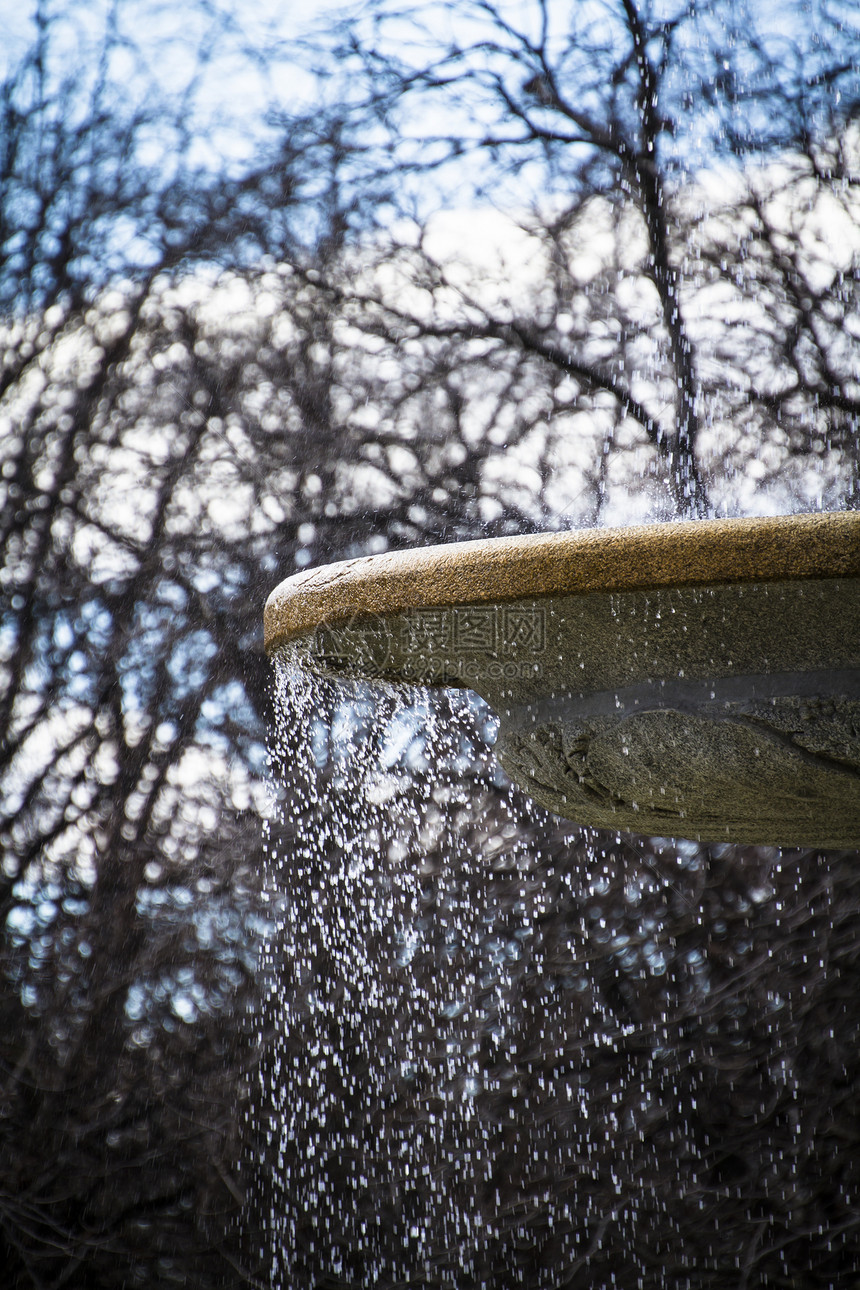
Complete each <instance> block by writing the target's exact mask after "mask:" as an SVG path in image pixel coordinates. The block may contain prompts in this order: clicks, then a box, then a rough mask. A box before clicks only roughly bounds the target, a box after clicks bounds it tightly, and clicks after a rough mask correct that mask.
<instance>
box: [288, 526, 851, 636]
mask: <svg viewBox="0 0 860 1290" xmlns="http://www.w3.org/2000/svg"><path fill="white" fill-rule="evenodd" d="M857 575H860V512H854V511H847V512H822V513H818V514H810V515H781V516H765V517H753V518H743V519H720V520H693V521H681V522H676V523H671V524H650V525H635V526H630V527H625V528H615V529H585V530H572V531H566V532H562V533H557V532H556V533H538V534H531V535H528V536H523V537H504V538H489V539H483V540H479V541H475V542H456V543H449V544H447V545H444V546H432V547H420V548H417V549H413V550H409V551H396V552H385V553H383V554H381V555H371V556H362V557H360V558H358V559H355V560H344V561H340V562H339V563H337V564H331V565H324V566H322V567H320V568H317V569H311V570H308V571H306V572H304V573H299V574H295V575H293V576H292V577H290V578H287V579H285V581H284V582H282V583H280V585H279V586H277V587H276V588H275V590H274V591H273V592H272V594H271V595H270V596H269V599H268V600H267V602H266V608H265V613H264V643H265V648H266V651H267V653H270V654H271V653H273V652H274V651H275V650H277V649H278V648H280V646H281V645H284V644H286V642H287V641H289V640H292V639H294V638H295V637H297V636H301V635H303V634H304V633H306V632H309V631H313V630H314V629H315V628H316V627H318V626H320V625H321V624H323V623H325V624H329V625H332V624H337V623H343V622H346V621H348V620H349V619H351V618H353V617H356V616H373V615H385V614H395V613H402V612H404V611H406V610H409V609H413V608H424V609H440V608H449V607H453V606H457V605H475V604H483V603H489V602H493V603H501V602H504V601H511V600H518V599H521V598H527V597H535V598H536V597H544V596H558V595H576V594H580V593H581V594H585V593H587V592H615V591H617V592H620V591H647V590H651V589H655V588H658V587H667V586H679V587H680V586H705V585H708V584H716V583H743V582H769V581H776V580H778V579H806V578H842V577H850V576H857Z"/></svg>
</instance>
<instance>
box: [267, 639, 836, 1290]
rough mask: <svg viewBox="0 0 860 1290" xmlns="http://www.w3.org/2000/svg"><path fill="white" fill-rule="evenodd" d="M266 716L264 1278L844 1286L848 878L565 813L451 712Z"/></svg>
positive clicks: (298, 678)
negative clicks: (269, 730) (268, 900)
mask: <svg viewBox="0 0 860 1290" xmlns="http://www.w3.org/2000/svg"><path fill="white" fill-rule="evenodd" d="M278 699H279V704H278V707H279V722H278V731H277V738H276V741H275V746H274V749H273V763H274V769H275V772H276V775H277V777H278V780H279V784H280V790H279V791H280V801H281V807H280V819H279V821H276V822H275V823H274V825H273V828H272V833H271V837H270V840H269V864H270V866H271V873H270V879H271V882H272V884H273V885H274V886H275V887H276V888H277V889H278V890H279V891H280V892H281V894H282V912H281V916H280V924H279V927H278V930H277V933H276V935H275V937H274V938H273V941H272V944H271V947H270V957H269V962H268V970H269V973H270V993H269V997H268V1003H267V1008H266V1014H267V1023H268V1025H269V1026H270V1027H271V1029H272V1030H273V1032H274V1034H275V1036H276V1038H275V1041H274V1043H273V1044H272V1045H271V1049H270V1056H269V1059H268V1061H267V1063H266V1064H265V1065H264V1068H263V1070H262V1072H261V1087H260V1106H261V1108H262V1109H261V1110H260V1112H259V1113H260V1115H261V1118H262V1120H263V1121H264V1123H265V1125H266V1130H267V1137H268V1157H267V1169H268V1176H269V1180H270V1190H269V1193H268V1195H267V1197H266V1199H265V1202H264V1223H265V1226H266V1227H267V1230H268V1239H269V1242H270V1247H271V1248H270V1255H271V1260H272V1263H273V1271H272V1280H271V1284H272V1285H273V1286H274V1287H282V1288H283V1290H288V1288H289V1290H292V1288H293V1287H296V1288H300V1287H312V1286H313V1287H344V1288H345V1287H356V1288H358V1287H361V1288H364V1287H395V1286H398V1287H403V1286H426V1287H436V1286H438V1287H452V1288H453V1287H456V1290H472V1288H478V1287H481V1288H482V1290H491V1288H492V1290H496V1288H498V1290H504V1288H505V1287H511V1286H518V1285H521V1286H530V1287H547V1288H550V1287H561V1286H572V1287H579V1286H582V1287H586V1286H588V1287H598V1286H599V1287H604V1286H610V1285H612V1286H619V1287H622V1286H623V1287H639V1288H642V1290H645V1288H647V1287H657V1286H663V1285H666V1284H671V1285H673V1286H677V1287H690V1288H693V1287H699V1286H702V1285H720V1286H722V1285H726V1286H729V1285H731V1286H732V1287H750V1286H755V1285H761V1286H764V1285H776V1284H804V1285H805V1286H806V1285H809V1286H817V1285H821V1286H824V1285H832V1286H841V1285H845V1286H846V1287H847V1286H848V1285H850V1284H852V1283H851V1282H850V1281H849V1280H846V1279H844V1278H845V1277H847V1276H848V1273H849V1270H850V1269H851V1268H854V1270H855V1271H856V1268H857V1267H858V1266H860V1243H858V1232H860V1221H858V1213H860V1173H858V1170H857V1166H856V1152H855V1150H854V1146H853V1144H854V1142H855V1141H856V1105H857V1097H858V1093H860V1077H858V1068H857V1062H856V1043H857V1041H858V1038H860V1025H858V1015H857V1009H856V1007H855V1006H854V1002H853V994H852V992H851V991H850V990H848V989H847V988H846V980H847V976H846V974H850V972H851V971H856V965H857V964H860V943H858V936H857V932H856V929H855V926H854V924H855V922H856V917H855V914H854V910H856V908H857V898H858V895H860V891H858V877H857V874H856V865H850V864H848V863H846V857H845V856H844V855H838V854H833V853H831V854H829V855H828V854H814V853H800V852H792V853H788V852H786V853H783V854H780V853H779V852H778V851H776V850H774V849H768V848H758V849H755V848H749V847H747V848H743V849H740V848H734V847H730V846H722V847H712V848H709V849H706V848H704V847H701V846H698V845H696V844H692V843H683V842H679V843H676V844H672V843H669V842H668V841H667V842H661V841H659V840H657V841H655V840H653V839H652V840H645V839H633V838H626V839H621V838H613V837H612V836H611V835H606V834H596V833H592V834H589V833H586V832H584V831H582V830H579V829H577V828H575V827H574V826H572V825H565V824H562V823H561V822H560V821H557V820H554V819H553V818H552V817H547V816H544V815H542V814H541V813H540V812H538V811H537V810H536V809H535V808H534V807H533V806H532V805H531V804H529V803H528V802H527V800H526V799H524V798H523V797H522V796H521V795H520V794H519V793H518V792H517V790H515V789H512V788H510V787H509V786H508V785H507V784H506V782H505V781H504V780H503V778H502V777H501V776H500V773H499V771H498V770H497V768H496V766H495V763H494V761H493V758H492V754H491V752H490V751H489V749H488V744H487V734H488V731H487V726H488V718H487V714H486V711H485V710H483V709H482V708H480V707H479V706H478V705H477V704H476V702H475V701H474V700H473V699H471V698H470V697H468V696H465V695H463V694H457V693H450V692H447V693H446V692H438V693H436V692H428V691H422V690H419V689H402V690H399V691H398V692H396V693H395V692H393V691H379V690H373V689H371V688H369V687H365V686H358V685H345V686H339V685H334V684H332V683H330V682H323V681H319V680H311V679H310V678H308V677H306V676H305V675H303V674H302V673H301V672H300V671H299V670H298V669H296V668H295V667H294V666H292V665H291V663H290V662H289V660H288V659H286V658H282V659H281V660H280V661H279V663H278ZM852 965H854V966H853V967H852ZM851 1126H854V1128H852V1127H851ZM667 1269H671V1277H670V1279H669V1280H667V1279H666V1270H667ZM798 1277H799V1278H800V1280H797V1278H798ZM791 1278H795V1280H791Z"/></svg>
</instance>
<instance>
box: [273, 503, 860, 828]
mask: <svg viewBox="0 0 860 1290" xmlns="http://www.w3.org/2000/svg"><path fill="white" fill-rule="evenodd" d="M265 644H266V649H267V651H268V652H269V653H270V654H272V653H275V652H277V651H278V650H279V649H281V648H283V647H285V646H287V645H290V647H291V649H292V651H293V654H294V656H295V657H296V658H297V660H298V662H299V663H300V665H301V666H303V667H304V668H306V669H307V670H309V671H311V672H314V673H318V674H320V675H327V676H339V677H347V678H360V679H365V680H383V681H387V682H393V683H395V684H396V683H412V684H419V685H433V686H438V685H451V686H458V687H466V688H469V689H472V690H475V691H476V692H477V693H478V694H480V695H481V696H482V697H483V698H484V699H486V701H487V702H488V703H489V704H490V706H491V707H492V708H493V709H494V711H495V712H496V713H497V715H498V717H499V721H500V725H499V733H498V738H497V744H496V751H497V755H498V757H499V760H500V761H501V763H502V765H503V766H504V768H505V770H506V771H507V772H508V774H509V775H510V776H511V778H512V779H514V780H515V781H516V782H517V783H519V784H520V785H521V786H522V787H523V788H525V789H526V791H527V792H528V793H529V794H530V795H531V797H532V798H534V800H535V801H536V802H538V803H540V804H541V805H542V806H544V807H548V808H549V809H550V810H551V811H554V812H556V813H557V814H559V815H562V816H565V817H567V818H570V819H573V820H576V821H577V822H578V823H580V824H584V825H594V826H599V827H601V828H609V829H616V830H622V831H630V832H636V833H647V834H659V835H661V836H680V837H687V838H693V839H700V840H703V841H720V842H726V841H731V842H740V843H758V844H772V845H781V846H816V847H856V846H858V845H860V513H843V514H816V515H794V516H781V517H767V518H756V519H729V520H707V521H701V522H692V523H676V524H660V525H650V526H645V527H630V528H621V529H590V530H587V531H579V532H565V533H547V534H539V535H536V536H529V537H514V538H499V539H492V540H488V541H482V542H463V543H457V544H453V545H448V546H437V547H426V548H422V549H419V550H412V551H404V552H396V553H386V554H383V555H376V556H369V557H364V558H361V559H356V560H347V561H343V562H341V563H339V564H333V565H329V566H326V567H323V568H319V569H314V570H311V571H309V572H306V573H301V574H297V575H295V576H294V577H291V578H288V579H287V580H286V581H285V582H282V583H281V584H280V586H279V587H277V588H276V589H275V591H274V592H273V593H272V595H271V596H270V597H269V600H268V602H267V604H266V611H265Z"/></svg>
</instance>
